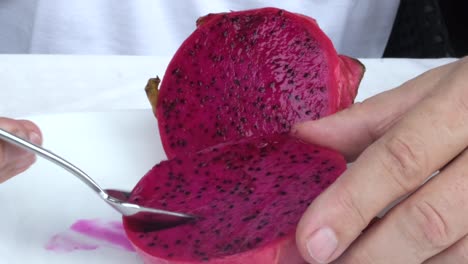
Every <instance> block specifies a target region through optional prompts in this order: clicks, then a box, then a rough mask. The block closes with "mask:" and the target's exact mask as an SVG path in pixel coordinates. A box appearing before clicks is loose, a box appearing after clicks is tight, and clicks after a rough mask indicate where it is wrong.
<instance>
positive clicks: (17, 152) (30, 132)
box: [0, 117, 42, 183]
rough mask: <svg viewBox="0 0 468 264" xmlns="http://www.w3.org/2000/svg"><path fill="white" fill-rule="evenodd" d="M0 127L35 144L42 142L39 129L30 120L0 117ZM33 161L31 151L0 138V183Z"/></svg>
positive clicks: (33, 157) (21, 170) (24, 168)
mask: <svg viewBox="0 0 468 264" xmlns="http://www.w3.org/2000/svg"><path fill="white" fill-rule="evenodd" d="M0 128H2V129H4V130H5V131H8V132H10V133H13V134H15V135H16V136H18V137H21V138H23V139H26V140H29V141H31V142H32V143H35V144H37V145H40V144H42V134H41V131H40V129H39V128H38V127H37V126H36V125H35V124H34V123H32V122H31V121H27V120H14V119H9V118H1V117H0ZM34 161H35V155H33V154H32V153H29V152H27V151H25V150H23V149H20V148H19V147H17V146H14V145H12V144H10V143H7V142H5V141H2V140H0V183H1V182H4V181H6V180H7V179H9V178H11V177H13V176H14V175H16V174H18V173H21V172H23V171H24V170H26V169H27V168H28V167H29V166H31V164H32V163H34Z"/></svg>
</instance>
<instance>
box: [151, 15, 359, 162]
mask: <svg viewBox="0 0 468 264" xmlns="http://www.w3.org/2000/svg"><path fill="white" fill-rule="evenodd" d="M363 73H364V67H363V65H362V64H361V63H360V62H359V61H357V60H355V59H352V58H349V57H346V56H343V55H338V54H337V52H336V51H335V49H334V47H333V45H332V43H331V41H330V40H329V38H328V37H327V36H326V35H325V34H324V32H322V30H321V29H320V28H319V26H318V25H317V23H316V22H315V20H313V19H312V18H309V17H306V16H304V15H300V14H295V13H290V12H287V11H285V10H280V9H276V8H262V9H253V10H247V11H239V12H230V13H220V14H209V15H207V16H204V17H202V18H200V19H199V20H198V21H197V28H196V30H195V31H194V32H193V33H192V34H191V35H190V36H189V37H188V38H187V39H186V40H185V42H183V44H182V45H181V47H180V48H179V49H178V51H177V53H176V54H175V56H174V57H173V59H172V60H171V62H170V64H169V66H168V68H167V70H166V73H165V75H164V78H163V80H162V83H161V86H160V88H159V91H158V90H157V89H158V87H157V85H154V79H153V80H150V84H149V85H148V86H147V93H148V96H149V97H150V101H151V102H152V105H153V109H154V112H155V115H156V117H157V119H158V126H159V130H160V135H161V140H162V143H163V146H164V149H165V151H166V154H167V156H168V157H169V158H172V157H175V156H177V155H178V154H181V153H184V152H194V151H198V150H201V149H204V148H206V147H209V146H213V145H216V144H218V143H221V142H226V141H233V140H237V139H240V138H244V137H248V136H253V135H255V136H257V135H269V134H274V133H282V132H287V131H288V130H289V129H290V127H291V126H292V125H293V124H294V123H297V122H300V121H304V120H313V119H318V118H320V117H323V116H326V115H329V114H332V113H334V112H336V111H338V110H340V109H343V108H345V107H347V106H349V105H350V104H351V103H353V100H354V98H355V96H356V93H357V87H358V85H359V82H360V80H361V78H362V75H363Z"/></svg>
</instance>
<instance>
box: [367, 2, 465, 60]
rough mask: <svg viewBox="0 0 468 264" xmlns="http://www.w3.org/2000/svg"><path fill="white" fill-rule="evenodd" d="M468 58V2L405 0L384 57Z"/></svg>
mask: <svg viewBox="0 0 468 264" xmlns="http://www.w3.org/2000/svg"><path fill="white" fill-rule="evenodd" d="M376 1H385V0H376ZM466 55H468V0H401V2H400V7H399V9H398V12H397V16H396V18H395V23H394V25H393V29H392V33H391V35H390V39H389V41H388V44H387V46H386V48H385V52H384V57H387V58H388V57H405V58H443V57H462V56H466Z"/></svg>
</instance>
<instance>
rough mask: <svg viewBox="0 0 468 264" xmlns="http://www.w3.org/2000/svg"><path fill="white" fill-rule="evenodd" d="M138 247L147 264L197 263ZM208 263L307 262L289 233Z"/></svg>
mask: <svg viewBox="0 0 468 264" xmlns="http://www.w3.org/2000/svg"><path fill="white" fill-rule="evenodd" d="M136 249H137V252H138V254H139V255H140V256H141V258H142V259H143V262H144V263H146V264H195V262H193V261H183V260H181V261H178V260H167V259H163V258H158V257H155V256H152V255H150V254H148V253H146V252H145V251H143V250H141V249H138V248H137V247H136ZM201 263H207V264H248V263H255V264H263V263H268V264H306V262H305V261H304V259H303V258H302V257H301V255H300V254H299V251H298V250H297V247H296V243H295V238H294V235H289V236H288V237H287V238H286V239H284V240H282V241H279V242H278V243H276V244H275V245H271V246H270V247H265V248H263V249H260V250H255V251H253V250H252V251H247V252H245V253H242V254H238V255H233V256H227V257H225V258H220V259H213V260H210V261H207V262H201Z"/></svg>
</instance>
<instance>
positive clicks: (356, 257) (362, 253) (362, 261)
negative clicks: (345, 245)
mask: <svg viewBox="0 0 468 264" xmlns="http://www.w3.org/2000/svg"><path fill="white" fill-rule="evenodd" d="M376 261H377V260H376V258H375V257H372V256H371V255H370V254H368V252H367V251H366V250H353V251H352V252H350V253H345V255H344V258H343V261H341V262H340V261H339V262H338V263H353V264H373V263H376Z"/></svg>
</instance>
